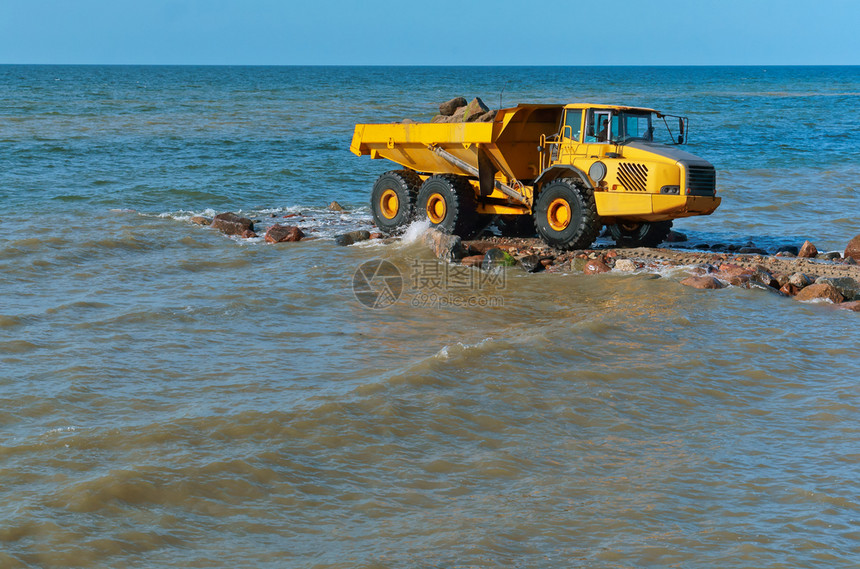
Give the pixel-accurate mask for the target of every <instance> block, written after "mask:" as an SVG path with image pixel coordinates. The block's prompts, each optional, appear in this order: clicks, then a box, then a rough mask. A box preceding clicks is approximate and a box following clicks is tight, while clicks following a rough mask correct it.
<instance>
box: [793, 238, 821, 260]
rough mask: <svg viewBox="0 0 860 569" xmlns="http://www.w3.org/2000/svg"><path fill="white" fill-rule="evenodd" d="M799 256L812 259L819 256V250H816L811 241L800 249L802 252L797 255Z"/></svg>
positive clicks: (806, 242) (805, 242)
mask: <svg viewBox="0 0 860 569" xmlns="http://www.w3.org/2000/svg"><path fill="white" fill-rule="evenodd" d="M797 256H798V257H805V258H807V259H812V258H814V257H817V256H818V249H816V247H815V245H813V244H812V243H810V242H809V241H804V242H803V245H802V246H801V247H800V251H798V253H797Z"/></svg>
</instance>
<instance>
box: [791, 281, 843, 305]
mask: <svg viewBox="0 0 860 569" xmlns="http://www.w3.org/2000/svg"><path fill="white" fill-rule="evenodd" d="M794 298H795V299H797V300H802V301H809V300H829V301H830V302H832V303H834V304H839V303H840V302H842V301H843V300H845V299H844V298H843V297H842V295H841V294H839V291H838V290H836V287H835V286H833V285H832V284H829V283H818V284H811V285H809V286H808V287H806V288H804V289H803V290H801V291H800V292H798V293H797V296H795V297H794Z"/></svg>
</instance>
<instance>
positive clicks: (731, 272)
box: [720, 263, 753, 280]
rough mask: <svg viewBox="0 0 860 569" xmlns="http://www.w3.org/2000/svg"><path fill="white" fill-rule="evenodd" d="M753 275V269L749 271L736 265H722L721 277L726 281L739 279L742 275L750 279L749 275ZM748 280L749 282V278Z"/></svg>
mask: <svg viewBox="0 0 860 569" xmlns="http://www.w3.org/2000/svg"><path fill="white" fill-rule="evenodd" d="M752 273H753V270H752V269H747V268H744V267H741V266H740V265H736V264H734V263H722V264H721V265H720V276H721V277H723V278H725V279H726V280H729V279H731V278H733V277H739V276H741V275H745V276H747V277H749V275H751V274H752ZM747 280H749V278H747Z"/></svg>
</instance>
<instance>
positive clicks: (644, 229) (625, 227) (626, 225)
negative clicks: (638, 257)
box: [609, 221, 672, 247]
mask: <svg viewBox="0 0 860 569" xmlns="http://www.w3.org/2000/svg"><path fill="white" fill-rule="evenodd" d="M671 230H672V222H671V221H655V222H651V223H646V222H641V223H640V222H625V221H619V222H618V223H616V224H615V225H610V226H609V233H610V234H611V235H612V238H613V239H614V240H615V244H616V245H618V246H619V247H656V246H657V245H659V244H660V243H662V242H663V241H665V240H666V237H668V236H669V232H670V231H671Z"/></svg>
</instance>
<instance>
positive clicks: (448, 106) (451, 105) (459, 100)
mask: <svg viewBox="0 0 860 569" xmlns="http://www.w3.org/2000/svg"><path fill="white" fill-rule="evenodd" d="M467 104H468V102H467V101H466V99H465V98H464V97H454V98H453V99H451V100H450V101H445V102H444V103H442V104H441V105H439V114H440V115H442V116H445V117H450V116H451V115H453V114H454V112H455V111H456V110H457V109H459V108H460V107H465V106H466V105H467Z"/></svg>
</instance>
